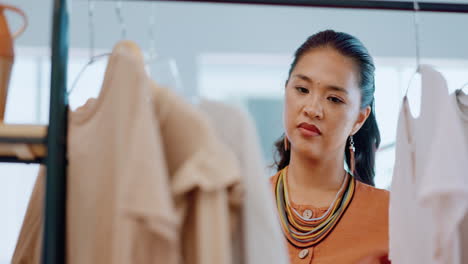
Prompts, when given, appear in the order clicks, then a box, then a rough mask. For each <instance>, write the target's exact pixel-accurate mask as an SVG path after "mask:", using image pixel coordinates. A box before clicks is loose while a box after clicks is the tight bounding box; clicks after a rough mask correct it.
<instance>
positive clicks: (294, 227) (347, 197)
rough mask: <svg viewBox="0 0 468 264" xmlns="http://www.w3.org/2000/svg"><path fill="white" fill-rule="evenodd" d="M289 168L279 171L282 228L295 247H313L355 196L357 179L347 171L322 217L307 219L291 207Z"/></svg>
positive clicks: (277, 200) (279, 202) (276, 191)
mask: <svg viewBox="0 0 468 264" xmlns="http://www.w3.org/2000/svg"><path fill="white" fill-rule="evenodd" d="M287 168H288V167H286V168H284V169H283V170H281V171H280V173H279V176H278V180H277V182H276V188H275V196H276V205H277V207H278V212H279V218H280V222H281V227H282V229H283V233H284V235H285V236H286V238H287V239H288V241H289V242H290V243H292V244H293V245H294V246H296V247H298V248H307V247H311V246H314V245H316V244H318V243H320V242H321V241H322V240H323V239H324V238H325V237H326V236H327V235H328V234H329V233H330V232H331V231H332V230H333V228H334V227H335V226H336V224H337V223H338V221H339V220H340V218H341V217H342V216H343V214H344V212H345V211H346V208H348V206H349V204H350V203H351V200H352V198H353V194H354V187H355V185H356V183H355V179H354V177H352V176H350V175H349V174H348V173H346V176H345V179H344V180H343V184H342V185H341V188H340V190H339V191H338V193H337V194H336V197H335V199H334V201H333V202H332V204H331V205H330V207H329V208H328V210H327V211H326V212H325V213H324V214H323V215H322V216H320V217H317V218H310V219H308V218H305V217H303V216H301V215H300V214H299V212H297V211H296V210H295V209H294V208H292V206H291V203H290V201H289V194H288V187H287V184H286V182H287V181H286V175H287Z"/></svg>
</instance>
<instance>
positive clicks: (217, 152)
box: [153, 83, 241, 264]
mask: <svg viewBox="0 0 468 264" xmlns="http://www.w3.org/2000/svg"><path fill="white" fill-rule="evenodd" d="M153 95H154V96H153V98H154V100H155V103H154V105H155V107H156V113H157V116H158V120H159V123H160V127H161V135H162V138H163V142H164V143H163V144H164V149H165V153H166V161H167V165H168V170H169V175H170V180H171V191H172V194H173V198H174V201H175V206H176V209H177V217H178V218H179V219H180V221H181V222H182V225H183V226H182V229H181V241H182V245H181V248H182V256H183V263H190V264H192V263H193V264H211V263H212V264H218V263H226V264H229V263H231V262H232V254H233V253H232V237H233V234H232V233H231V231H234V229H235V228H234V226H235V225H236V223H235V222H236V221H235V219H238V218H239V214H240V208H239V206H236V205H235V204H233V203H232V202H231V200H232V198H233V195H234V194H235V192H234V190H235V189H237V188H239V187H238V186H239V184H240V182H241V176H240V170H239V162H238V161H237V159H236V156H235V155H234V153H233V152H232V151H231V150H230V149H228V148H227V147H226V146H225V145H224V144H223V143H222V142H221V141H220V140H219V139H218V135H217V134H216V132H215V130H214V129H213V128H212V126H210V122H209V120H208V119H207V118H205V116H204V115H203V113H202V112H201V111H200V110H199V109H197V108H196V107H195V106H193V105H191V104H189V103H188V102H186V101H185V100H184V99H183V98H181V97H179V96H177V95H176V94H175V93H174V92H173V91H171V90H169V89H165V88H163V87H159V86H158V85H157V84H156V83H153Z"/></svg>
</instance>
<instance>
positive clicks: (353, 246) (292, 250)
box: [271, 173, 422, 264]
mask: <svg viewBox="0 0 468 264" xmlns="http://www.w3.org/2000/svg"><path fill="white" fill-rule="evenodd" d="M278 176H279V173H277V174H276V175H275V176H273V177H272V178H271V187H272V191H273V193H274V192H275V187H276V182H277V180H278ZM290 203H291V206H292V208H294V209H295V210H296V211H297V212H298V213H299V214H301V215H302V216H303V217H307V218H309V219H310V218H316V217H319V216H321V215H323V214H325V213H326V212H327V210H328V207H327V208H317V207H314V206H311V205H304V204H296V203H294V202H293V201H290ZM388 206H389V192H388V191H386V190H382V189H377V188H374V187H372V186H370V185H367V184H364V183H361V182H359V181H356V186H355V191H354V195H353V198H352V201H351V203H350V204H349V206H348V208H347V209H346V211H345V212H344V214H343V216H342V217H341V219H340V220H339V222H338V223H337V224H336V226H335V227H334V229H333V230H332V231H331V232H330V233H329V234H328V235H327V237H325V239H324V240H322V241H321V242H320V243H319V244H317V245H315V246H311V247H309V248H305V249H301V248H297V247H295V246H294V245H292V244H291V243H289V242H288V251H289V260H290V263H291V264H314V263H318V264H336V263H350V264H364V263H366V264H367V263H375V262H366V261H368V260H367V259H368V258H369V257H374V258H372V260H377V259H380V258H386V255H387V254H388ZM284 239H285V240H286V238H284ZM377 263H378V262H377ZM382 263H386V262H382ZM416 263H419V262H416ZM420 263H422V262H420Z"/></svg>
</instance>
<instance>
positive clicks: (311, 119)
mask: <svg viewBox="0 0 468 264" xmlns="http://www.w3.org/2000/svg"><path fill="white" fill-rule="evenodd" d="M360 104H361V92H360V88H359V71H358V66H357V65H356V64H355V62H354V61H353V60H352V59H351V58H349V57H345V56H343V55H341V54H340V53H338V52H337V51H336V50H335V49H333V48H329V47H324V48H316V49H313V50H311V51H309V52H307V53H305V54H304V55H303V56H302V58H300V59H299V61H298V62H297V64H296V67H295V68H294V69H293V71H292V73H291V76H289V80H288V82H287V84H286V93H285V109H284V125H285V130H286V135H287V137H288V139H289V141H290V142H291V149H292V151H294V152H298V153H301V154H302V155H306V157H309V158H313V159H318V158H332V157H336V155H338V154H342V153H343V151H344V147H345V145H346V140H347V139H348V137H349V136H350V135H353V134H355V133H356V132H357V131H358V130H359V128H360V127H361V126H362V125H363V124H364V122H365V120H366V119H367V116H368V115H369V114H370V107H367V108H365V109H360Z"/></svg>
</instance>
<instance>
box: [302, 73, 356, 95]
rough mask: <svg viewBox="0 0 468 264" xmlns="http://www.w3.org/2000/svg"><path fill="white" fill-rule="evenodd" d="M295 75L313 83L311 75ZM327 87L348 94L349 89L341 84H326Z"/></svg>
mask: <svg viewBox="0 0 468 264" xmlns="http://www.w3.org/2000/svg"><path fill="white" fill-rule="evenodd" d="M293 77H295V78H298V79H301V80H304V81H306V82H309V83H312V82H313V81H312V79H311V78H310V77H309V76H306V75H304V74H295V75H294V76H293ZM325 87H326V88H327V89H329V90H333V91H337V92H342V93H345V94H348V90H346V89H345V88H343V87H340V86H336V85H326V86H325Z"/></svg>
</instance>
